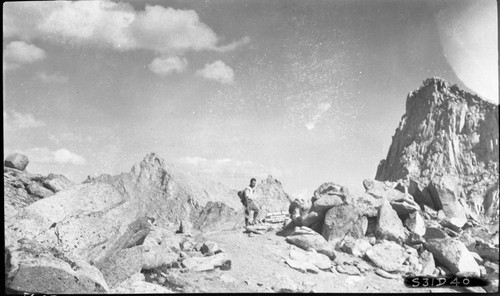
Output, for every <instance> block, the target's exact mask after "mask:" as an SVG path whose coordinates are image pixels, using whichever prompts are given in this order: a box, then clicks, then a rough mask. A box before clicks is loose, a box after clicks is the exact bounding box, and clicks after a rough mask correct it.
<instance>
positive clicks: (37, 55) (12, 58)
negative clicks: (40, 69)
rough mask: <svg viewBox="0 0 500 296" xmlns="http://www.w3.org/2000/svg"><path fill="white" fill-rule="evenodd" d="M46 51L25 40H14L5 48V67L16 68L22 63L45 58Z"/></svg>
mask: <svg viewBox="0 0 500 296" xmlns="http://www.w3.org/2000/svg"><path fill="white" fill-rule="evenodd" d="M45 56H46V54H45V51H44V50H43V49H41V48H38V47H36V46H35V45H33V44H28V43H26V42H24V41H13V42H11V43H9V44H7V46H6V47H5V49H4V52H3V64H4V68H5V69H16V68H18V67H19V66H20V65H22V64H28V63H33V62H36V61H39V60H42V59H44V58H45Z"/></svg>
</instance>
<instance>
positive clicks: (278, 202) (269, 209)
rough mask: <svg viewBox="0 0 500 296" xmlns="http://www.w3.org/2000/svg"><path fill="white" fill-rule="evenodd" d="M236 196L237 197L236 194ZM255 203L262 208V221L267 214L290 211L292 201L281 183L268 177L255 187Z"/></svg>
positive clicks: (260, 214) (260, 213) (260, 215)
mask: <svg viewBox="0 0 500 296" xmlns="http://www.w3.org/2000/svg"><path fill="white" fill-rule="evenodd" d="M234 196H236V193H235V195H234ZM254 201H255V203H256V204H257V206H258V207H260V212H259V219H261V218H264V217H265V216H266V214H267V213H273V212H280V211H286V210H288V206H289V205H290V203H291V202H292V199H291V197H290V196H289V195H288V194H287V193H286V192H285V191H284V190H283V186H282V185H281V182H280V181H278V180H276V179H274V178H273V176H271V175H268V176H267V178H266V179H265V180H262V181H261V182H260V183H258V184H257V185H256V186H255V194H254ZM240 207H241V205H240Z"/></svg>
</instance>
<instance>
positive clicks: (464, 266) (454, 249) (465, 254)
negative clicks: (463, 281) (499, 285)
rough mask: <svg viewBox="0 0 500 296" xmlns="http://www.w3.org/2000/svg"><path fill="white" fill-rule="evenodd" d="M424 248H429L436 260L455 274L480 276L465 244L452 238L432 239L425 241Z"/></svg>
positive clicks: (477, 266) (477, 267)
mask: <svg viewBox="0 0 500 296" xmlns="http://www.w3.org/2000/svg"><path fill="white" fill-rule="evenodd" d="M425 248H426V249H427V250H429V251H430V252H431V253H432V255H434V258H435V260H436V261H437V262H439V263H441V264H442V265H443V266H444V267H446V268H447V269H449V270H450V271H451V272H452V273H454V274H456V275H463V276H476V277H479V276H480V270H479V265H478V264H477V263H476V260H475V259H474V257H473V256H472V254H471V253H470V252H469V250H467V248H466V247H465V245H464V244H463V243H462V242H460V241H459V240H456V239H453V238H444V239H433V240H430V241H427V243H426V244H425Z"/></svg>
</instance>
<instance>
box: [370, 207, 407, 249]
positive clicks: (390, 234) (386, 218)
mask: <svg viewBox="0 0 500 296" xmlns="http://www.w3.org/2000/svg"><path fill="white" fill-rule="evenodd" d="M376 235H377V237H378V238H380V239H386V240H391V241H394V242H398V243H400V242H403V241H404V240H405V239H406V234H405V229H404V226H403V223H402V222H401V220H400V219H399V216H398V214H397V213H396V211H395V210H394V209H393V208H392V207H391V205H390V204H389V202H388V201H387V200H384V201H383V202H382V205H381V206H380V209H379V213H378V219H377V230H376Z"/></svg>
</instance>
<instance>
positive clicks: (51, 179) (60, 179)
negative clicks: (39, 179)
mask: <svg viewBox="0 0 500 296" xmlns="http://www.w3.org/2000/svg"><path fill="white" fill-rule="evenodd" d="M74 185H76V184H75V183H74V182H73V181H71V180H70V179H68V178H66V177H65V176H64V175H61V174H49V175H48V176H47V178H46V179H45V180H44V181H43V186H45V187H47V188H48V189H50V190H52V191H53V192H59V191H61V190H64V189H66V188H69V187H72V186H74Z"/></svg>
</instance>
